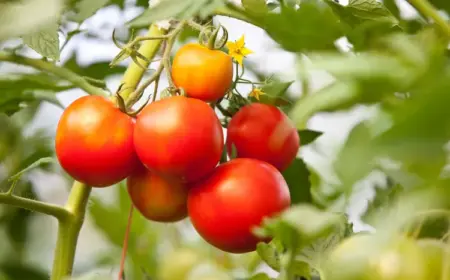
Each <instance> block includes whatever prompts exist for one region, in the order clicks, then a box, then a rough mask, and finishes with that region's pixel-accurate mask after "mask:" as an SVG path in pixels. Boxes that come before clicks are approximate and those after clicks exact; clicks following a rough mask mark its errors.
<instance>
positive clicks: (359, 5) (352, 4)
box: [326, 0, 398, 27]
mask: <svg viewBox="0 0 450 280" xmlns="http://www.w3.org/2000/svg"><path fill="white" fill-rule="evenodd" d="M326 2H327V3H328V4H329V5H330V7H331V8H332V9H333V11H334V12H335V13H336V14H337V15H338V16H339V17H340V18H341V19H342V20H343V21H344V22H346V23H347V24H348V25H350V26H351V27H355V26H357V25H359V24H361V23H363V22H365V21H382V22H389V23H391V24H392V25H396V24H398V20H397V19H396V18H395V16H394V15H392V14H391V12H390V11H389V10H388V9H387V8H386V7H385V6H384V5H383V3H381V2H379V1H377V0H350V1H349V2H348V5H347V6H342V5H340V4H338V3H336V2H334V1H333V0H326Z"/></svg>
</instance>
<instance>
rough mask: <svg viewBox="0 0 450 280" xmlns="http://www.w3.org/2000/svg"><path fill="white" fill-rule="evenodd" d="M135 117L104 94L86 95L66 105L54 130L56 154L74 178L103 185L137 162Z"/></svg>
mask: <svg viewBox="0 0 450 280" xmlns="http://www.w3.org/2000/svg"><path fill="white" fill-rule="evenodd" d="M133 130H134V120H133V118H131V117H130V116H128V115H126V114H124V113H122V112H121V111H120V110H119V109H118V108H116V107H115V106H114V104H113V103H112V102H111V101H109V100H107V99H106V98H104V97H100V96H85V97H81V98H79V99H77V100H75V101H74V102H73V103H72V104H70V105H69V107H67V108H66V110H65V111H64V113H63V114H62V116H61V119H60V120H59V123H58V127H57V129H56V141H55V142H56V155H57V157H58V160H59V163H60V164H61V166H62V167H63V169H64V170H65V171H66V172H67V173H68V174H69V175H70V176H72V177H73V178H74V179H76V180H78V181H80V182H83V183H85V184H87V185H90V186H94V187H106V186H110V185H113V184H115V183H118V182H120V181H122V180H123V179H125V178H126V177H128V175H130V174H131V172H132V171H133V170H134V168H135V167H136V166H137V165H138V164H139V160H138V158H137V156H136V154H135V151H134V146H133Z"/></svg>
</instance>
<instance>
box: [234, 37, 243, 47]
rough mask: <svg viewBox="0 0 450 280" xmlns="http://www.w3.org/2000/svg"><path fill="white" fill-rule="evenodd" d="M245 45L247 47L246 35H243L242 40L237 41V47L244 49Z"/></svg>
mask: <svg viewBox="0 0 450 280" xmlns="http://www.w3.org/2000/svg"><path fill="white" fill-rule="evenodd" d="M244 45H245V38H244V35H242V36H241V38H239V40H237V41H236V47H237V48H243V47H244Z"/></svg>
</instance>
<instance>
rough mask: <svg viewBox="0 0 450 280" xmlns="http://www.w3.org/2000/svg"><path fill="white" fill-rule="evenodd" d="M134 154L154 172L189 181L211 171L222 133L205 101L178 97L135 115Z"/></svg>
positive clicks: (218, 122)
mask: <svg viewBox="0 0 450 280" xmlns="http://www.w3.org/2000/svg"><path fill="white" fill-rule="evenodd" d="M134 145H135V148H136V152H137V154H138V156H139V158H140V159H141V161H142V163H144V165H145V166H146V167H147V168H148V169H150V170H152V171H155V172H156V173H160V174H166V175H168V176H174V177H180V178H181V179H183V180H185V181H188V182H192V181H195V180H198V179H200V178H201V177H203V176H205V175H207V174H208V173H209V172H211V171H212V170H213V169H214V167H215V166H216V165H217V163H218V162H219V160H220V157H221V154H222V150H223V131H222V126H221V125H220V121H219V119H218V118H217V116H216V114H215V113H214V111H213V109H212V108H211V107H210V106H209V105H208V104H206V103H205V102H203V101H201V100H198V99H194V98H187V97H182V96H175V97H170V98H166V99H162V100H159V101H156V102H154V103H151V104H149V105H147V106H146V107H145V108H144V109H143V110H142V111H141V113H140V114H139V115H138V116H137V121H136V126H135V130H134Z"/></svg>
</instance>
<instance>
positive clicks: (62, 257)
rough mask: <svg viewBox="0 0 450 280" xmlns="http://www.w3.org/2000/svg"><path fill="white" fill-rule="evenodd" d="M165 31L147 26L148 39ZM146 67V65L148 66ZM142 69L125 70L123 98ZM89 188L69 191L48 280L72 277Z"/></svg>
mask: <svg viewBox="0 0 450 280" xmlns="http://www.w3.org/2000/svg"><path fill="white" fill-rule="evenodd" d="M164 32H165V31H162V30H160V29H159V28H158V27H156V26H153V25H152V26H150V28H149V32H148V33H149V36H152V35H154V36H159V35H164ZM160 45H161V41H159V40H150V41H145V42H144V43H143V44H142V45H141V47H140V49H139V52H140V53H141V54H143V55H144V56H145V57H146V58H147V59H148V60H151V59H153V57H154V56H155V55H156V52H157V51H158V49H159V46H160ZM140 62H141V63H142V64H143V65H147V64H146V62H145V61H143V60H142V61H140ZM147 66H148V65H147ZM143 74H144V70H143V69H142V68H140V67H139V66H138V65H136V64H135V63H131V64H130V66H129V67H128V69H127V71H126V72H125V74H124V77H123V80H122V82H123V83H124V88H131V89H132V90H131V91H130V90H129V91H128V93H126V95H125V96H124V98H125V99H127V96H128V95H129V93H130V92H133V90H134V89H135V88H136V87H137V85H138V84H139V82H140V80H141V79H142V76H143ZM90 192H91V187H89V186H86V185H85V184H82V183H80V182H77V181H75V182H74V184H73V186H72V189H71V191H70V195H69V198H68V200H67V204H66V206H65V210H66V211H67V213H69V214H68V216H67V217H64V218H63V219H60V223H59V228H58V239H57V242H56V248H55V256H54V261H53V271H52V276H51V280H63V279H64V278H65V277H67V276H70V275H71V274H72V268H73V263H74V258H75V252H76V247H77V240H78V235H79V233H80V230H81V227H82V225H83V222H84V218H85V215H86V206H87V203H88V200H89V195H90Z"/></svg>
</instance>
